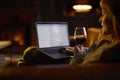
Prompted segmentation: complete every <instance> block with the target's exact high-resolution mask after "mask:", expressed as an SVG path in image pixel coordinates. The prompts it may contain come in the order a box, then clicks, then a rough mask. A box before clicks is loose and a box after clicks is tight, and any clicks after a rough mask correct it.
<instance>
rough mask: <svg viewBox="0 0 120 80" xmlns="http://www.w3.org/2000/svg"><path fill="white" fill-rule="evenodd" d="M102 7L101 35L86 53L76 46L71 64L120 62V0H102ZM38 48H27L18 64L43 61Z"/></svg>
mask: <svg viewBox="0 0 120 80" xmlns="http://www.w3.org/2000/svg"><path fill="white" fill-rule="evenodd" d="M100 7H101V10H102V16H101V17H100V20H99V21H100V22H101V25H102V26H103V27H102V29H101V37H100V39H99V41H97V42H95V43H94V44H93V45H92V46H91V47H90V48H89V50H88V53H87V54H86V55H81V54H80V53H79V51H78V47H77V46H76V47H75V48H74V52H73V53H74V56H73V58H72V59H71V61H70V64H71V65H74V64H88V63H101V62H102V63H103V62H120V0H101V1H100ZM36 50H37V52H36ZM38 50H39V49H37V48H28V49H26V50H25V51H24V55H23V57H22V59H21V60H20V61H19V62H18V65H27V64H29V65H34V64H35V65H36V64H37V65H38V64H39V63H42V60H41V58H40V57H41V54H40V53H41V52H40V51H38ZM36 56H37V57H36ZM44 57H45V56H44ZM44 60H45V59H44ZM39 61H40V62H39ZM48 62H50V60H48V61H46V63H48Z"/></svg>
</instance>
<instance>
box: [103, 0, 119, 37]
mask: <svg viewBox="0 0 120 80" xmlns="http://www.w3.org/2000/svg"><path fill="white" fill-rule="evenodd" d="M101 3H102V4H103V5H104V6H105V7H106V8H107V9H108V10H109V13H110V14H111V15H112V17H113V31H112V32H113V33H112V36H113V37H119V38H120V0H101Z"/></svg>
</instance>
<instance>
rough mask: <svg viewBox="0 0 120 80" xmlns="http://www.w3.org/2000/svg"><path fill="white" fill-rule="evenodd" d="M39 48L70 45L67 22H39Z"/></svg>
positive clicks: (37, 27) (37, 25) (37, 26)
mask: <svg viewBox="0 0 120 80" xmlns="http://www.w3.org/2000/svg"><path fill="white" fill-rule="evenodd" d="M36 29H37V38H38V46H39V48H49V47H60V46H61V47H62V46H69V34H68V24H67V22H37V23H36Z"/></svg>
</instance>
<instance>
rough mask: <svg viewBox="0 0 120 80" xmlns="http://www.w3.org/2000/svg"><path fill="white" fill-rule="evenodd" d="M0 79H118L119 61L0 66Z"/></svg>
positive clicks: (119, 71) (119, 79) (119, 75)
mask: <svg viewBox="0 0 120 80" xmlns="http://www.w3.org/2000/svg"><path fill="white" fill-rule="evenodd" d="M0 80H120V63H93V64H87V65H74V66H73V65H68V64H59V65H37V66H20V67H17V66H14V67H13V66H9V67H0Z"/></svg>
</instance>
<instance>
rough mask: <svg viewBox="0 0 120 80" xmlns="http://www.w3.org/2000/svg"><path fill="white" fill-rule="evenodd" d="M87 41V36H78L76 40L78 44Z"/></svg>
mask: <svg viewBox="0 0 120 80" xmlns="http://www.w3.org/2000/svg"><path fill="white" fill-rule="evenodd" d="M85 41H86V38H84V37H83V38H76V39H75V42H76V44H84V42H85Z"/></svg>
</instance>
